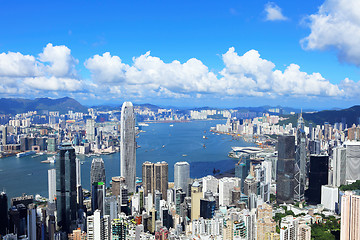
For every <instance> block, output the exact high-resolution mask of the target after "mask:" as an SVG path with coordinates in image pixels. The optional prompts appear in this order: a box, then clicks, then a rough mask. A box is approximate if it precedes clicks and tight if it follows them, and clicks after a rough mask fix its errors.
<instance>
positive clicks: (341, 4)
mask: <svg viewBox="0 0 360 240" xmlns="http://www.w3.org/2000/svg"><path fill="white" fill-rule="evenodd" d="M307 20H308V26H309V27H310V30H311V33H310V35H309V36H307V37H306V38H304V39H302V40H301V44H302V46H303V48H305V49H309V50H316V49H318V50H335V51H336V52H337V54H338V58H339V60H340V61H345V62H348V63H351V64H355V65H356V66H360V47H359V46H360V1H358V0H325V2H324V3H323V5H321V6H320V8H319V11H318V12H317V13H315V14H312V15H310V16H309V17H308V18H307Z"/></svg>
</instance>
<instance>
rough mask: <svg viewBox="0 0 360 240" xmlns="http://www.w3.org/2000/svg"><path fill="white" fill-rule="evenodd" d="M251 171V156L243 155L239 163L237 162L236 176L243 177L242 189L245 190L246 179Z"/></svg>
mask: <svg viewBox="0 0 360 240" xmlns="http://www.w3.org/2000/svg"><path fill="white" fill-rule="evenodd" d="M249 172H250V156H249V155H247V156H243V157H242V158H241V159H240V160H239V162H238V163H236V164H235V177H237V178H240V179H241V186H240V187H241V191H242V192H243V191H244V181H245V179H246V177H247V176H248V175H249Z"/></svg>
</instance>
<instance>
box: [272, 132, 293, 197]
mask: <svg viewBox="0 0 360 240" xmlns="http://www.w3.org/2000/svg"><path fill="white" fill-rule="evenodd" d="M294 168H295V137H294V136H281V135H280V136H279V138H278V161H277V164H276V200H277V202H278V203H293V202H294V186H295V184H294V181H295V180H294Z"/></svg>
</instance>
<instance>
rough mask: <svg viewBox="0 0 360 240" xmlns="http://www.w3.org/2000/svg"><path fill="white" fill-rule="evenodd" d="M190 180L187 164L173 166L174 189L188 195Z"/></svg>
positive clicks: (180, 163)
mask: <svg viewBox="0 0 360 240" xmlns="http://www.w3.org/2000/svg"><path fill="white" fill-rule="evenodd" d="M189 179H190V164H189V163H188V162H177V163H175V165H174V187H175V188H181V189H182V190H183V192H184V193H186V195H189V185H188V181H189Z"/></svg>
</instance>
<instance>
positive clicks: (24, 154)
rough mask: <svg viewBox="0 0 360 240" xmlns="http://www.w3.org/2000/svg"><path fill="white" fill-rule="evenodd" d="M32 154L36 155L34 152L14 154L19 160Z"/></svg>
mask: <svg viewBox="0 0 360 240" xmlns="http://www.w3.org/2000/svg"><path fill="white" fill-rule="evenodd" d="M34 154H36V152H35V151H27V152H21V153H18V154H16V157H17V158H21V157H25V156H29V155H34Z"/></svg>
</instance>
